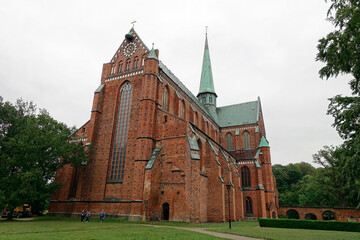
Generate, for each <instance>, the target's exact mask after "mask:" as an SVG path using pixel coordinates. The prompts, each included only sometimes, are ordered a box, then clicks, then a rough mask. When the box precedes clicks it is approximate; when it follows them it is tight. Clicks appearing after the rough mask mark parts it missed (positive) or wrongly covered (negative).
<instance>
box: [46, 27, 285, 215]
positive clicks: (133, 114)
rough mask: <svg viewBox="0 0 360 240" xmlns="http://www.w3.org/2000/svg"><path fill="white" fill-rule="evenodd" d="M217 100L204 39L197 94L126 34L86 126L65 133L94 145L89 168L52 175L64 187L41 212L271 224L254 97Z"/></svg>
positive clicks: (273, 202) (267, 162)
mask: <svg viewBox="0 0 360 240" xmlns="http://www.w3.org/2000/svg"><path fill="white" fill-rule="evenodd" d="M199 71H200V69H199ZM217 97H218V96H217V94H216V92H215V88H214V81H213V76H212V68H211V63H210V54H209V45H208V39H207V36H206V39H205V49H204V56H203V65H202V69H201V79H200V89H199V93H198V94H197V96H195V95H193V94H192V93H191V92H190V91H189V90H188V89H187V88H186V87H185V86H184V85H183V83H182V82H181V81H180V80H179V79H178V78H177V77H176V76H175V75H174V74H173V73H172V72H171V71H170V70H169V69H168V68H167V67H166V66H165V64H164V63H163V62H161V61H160V57H159V51H158V50H154V48H152V49H149V48H147V47H146V45H145V44H144V43H143V42H142V40H141V39H140V37H139V35H138V34H137V33H136V32H135V30H134V28H132V29H131V30H130V32H129V33H128V34H126V35H125V38H124V40H123V42H122V43H121V45H120V47H119V48H118V49H117V50H116V52H115V54H114V55H113V57H112V58H111V61H110V62H109V63H105V64H104V65H103V70H102V75H101V82H100V85H99V87H98V88H97V89H96V90H95V92H94V100H93V106H92V110H91V116H90V120H89V121H88V122H86V123H85V124H84V125H83V126H82V127H81V128H80V129H79V130H78V131H77V132H76V133H75V134H74V135H73V140H72V141H75V142H79V143H82V144H84V145H85V146H89V145H92V147H93V151H94V153H93V158H94V160H93V161H92V162H91V163H89V164H88V165H87V166H86V167H85V168H75V167H72V166H70V165H66V166H65V167H63V168H62V169H61V170H59V171H58V172H57V175H56V179H55V181H57V182H61V184H62V187H61V189H59V190H58V191H57V192H56V193H55V194H54V196H53V197H52V200H51V203H50V210H49V212H50V213H52V214H56V215H77V214H79V213H80V212H81V211H82V210H83V209H85V210H86V209H90V210H91V212H92V213H95V214H96V213H99V212H100V211H101V210H102V209H103V210H105V212H106V213H107V216H112V217H123V218H128V219H129V220H143V221H147V220H171V221H185V222H209V221H210V222H211V221H227V219H228V217H229V212H230V215H231V219H233V220H244V219H246V218H250V217H255V218H258V217H277V216H278V213H277V211H278V207H279V205H278V199H277V196H278V194H277V189H276V182H275V179H274V176H273V173H272V167H271V158H270V147H269V143H268V141H267V139H266V131H265V125H264V118H263V115H262V109H261V102H260V99H259V98H258V99H257V100H255V101H251V102H245V103H239V104H234V105H230V106H223V107H218V106H217V104H216V101H217ZM228 189H229V190H228ZM228 194H230V196H229V195H228ZM228 198H229V199H230V204H229V202H228ZM229 205H230V211H229Z"/></svg>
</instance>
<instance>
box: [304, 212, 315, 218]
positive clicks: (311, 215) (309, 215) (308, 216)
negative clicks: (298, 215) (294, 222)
mask: <svg viewBox="0 0 360 240" xmlns="http://www.w3.org/2000/svg"><path fill="white" fill-rule="evenodd" d="M305 219H306V220H317V218H316V216H315V215H314V214H312V213H307V214H306V215H305Z"/></svg>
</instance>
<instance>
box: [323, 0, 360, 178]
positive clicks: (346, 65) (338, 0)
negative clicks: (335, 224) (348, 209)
mask: <svg viewBox="0 0 360 240" xmlns="http://www.w3.org/2000/svg"><path fill="white" fill-rule="evenodd" d="M330 2H331V6H330V8H329V11H328V13H327V19H328V20H329V21H330V22H331V23H332V24H333V25H334V27H335V30H334V31H333V32H330V33H329V34H328V35H327V36H326V37H324V38H322V39H320V40H319V44H318V54H317V56H316V60H317V61H321V62H324V63H325V64H326V65H325V66H324V67H323V68H321V69H320V71H319V75H320V77H321V78H323V79H324V78H325V79H328V78H330V77H336V76H338V75H339V74H347V75H350V76H351V78H352V79H350V81H349V84H350V88H351V90H352V96H342V95H337V96H335V97H333V98H331V99H330V104H329V108H328V114H329V115H332V116H333V117H334V124H333V126H334V127H335V128H336V130H337V131H338V133H339V135H340V137H342V138H343V139H344V143H343V144H342V145H341V146H340V147H339V149H338V150H337V151H336V152H337V153H336V154H337V155H339V156H341V159H342V161H343V164H342V166H343V168H342V172H343V174H345V175H346V176H347V177H348V178H349V180H350V181H351V182H352V184H358V182H359V179H360V178H359V176H360V167H359V165H358V160H359V159H360V57H359V56H360V2H359V1H358V0H330Z"/></svg>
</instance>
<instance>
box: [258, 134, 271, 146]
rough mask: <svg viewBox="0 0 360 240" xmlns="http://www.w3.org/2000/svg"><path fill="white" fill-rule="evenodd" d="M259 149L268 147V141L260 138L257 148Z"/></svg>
mask: <svg viewBox="0 0 360 240" xmlns="http://www.w3.org/2000/svg"><path fill="white" fill-rule="evenodd" d="M261 147H268V148H269V147H270V146H269V143H268V141H267V140H266V139H265V137H264V136H262V137H261V139H260V144H259V148H261Z"/></svg>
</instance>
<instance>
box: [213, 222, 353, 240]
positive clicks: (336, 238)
mask: <svg viewBox="0 0 360 240" xmlns="http://www.w3.org/2000/svg"><path fill="white" fill-rule="evenodd" d="M208 230H209V231H215V232H222V233H231V234H236V235H242V236H248V237H254V238H264V239H273V240H296V239H301V240H321V239H326V240H359V239H360V233H357V232H341V231H324V230H308V229H289V228H268V227H260V226H259V223H258V222H234V223H232V228H231V229H229V225H228V224H226V223H219V224H217V225H215V226H213V227H212V228H208Z"/></svg>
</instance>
